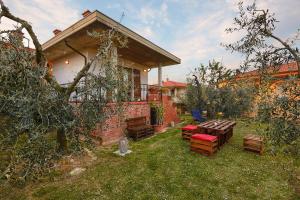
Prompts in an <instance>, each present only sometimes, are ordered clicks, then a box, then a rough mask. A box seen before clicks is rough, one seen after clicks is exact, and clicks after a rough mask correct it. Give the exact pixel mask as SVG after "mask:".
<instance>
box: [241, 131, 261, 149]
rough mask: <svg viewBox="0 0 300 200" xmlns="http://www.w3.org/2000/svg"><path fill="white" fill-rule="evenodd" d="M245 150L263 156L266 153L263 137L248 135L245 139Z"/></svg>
mask: <svg viewBox="0 0 300 200" xmlns="http://www.w3.org/2000/svg"><path fill="white" fill-rule="evenodd" d="M244 149H245V150H249V151H254V152H258V153H260V154H262V153H263V151H264V140H263V137H261V136H258V135H252V134H248V135H246V136H245V137H244Z"/></svg>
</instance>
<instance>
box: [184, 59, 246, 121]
mask: <svg viewBox="0 0 300 200" xmlns="http://www.w3.org/2000/svg"><path fill="white" fill-rule="evenodd" d="M191 74H192V76H193V78H188V83H189V84H188V87H187V92H186V97H185V100H184V102H185V104H186V105H187V108H188V109H190V110H192V109H199V110H207V115H208V117H209V118H215V117H216V113H217V112H223V113H224V116H225V117H238V116H240V115H241V114H242V113H244V112H246V111H247V110H248V108H249V106H250V104H251V100H252V95H251V94H252V90H251V89H250V87H246V86H242V87H241V85H239V84H236V82H235V80H234V79H232V77H233V72H232V71H231V70H229V69H226V68H225V67H224V66H223V65H221V63H219V62H216V61H214V60H213V61H212V62H209V64H208V66H204V65H201V66H200V67H199V68H196V69H195V70H194V71H193V72H192V73H191Z"/></svg>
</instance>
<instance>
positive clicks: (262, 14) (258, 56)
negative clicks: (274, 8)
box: [222, 1, 300, 76]
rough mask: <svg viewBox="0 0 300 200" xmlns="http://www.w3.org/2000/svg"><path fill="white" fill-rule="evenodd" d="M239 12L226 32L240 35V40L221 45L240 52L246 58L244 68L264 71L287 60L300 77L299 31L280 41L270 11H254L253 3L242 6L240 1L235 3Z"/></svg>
mask: <svg viewBox="0 0 300 200" xmlns="http://www.w3.org/2000/svg"><path fill="white" fill-rule="evenodd" d="M238 8H239V13H238V16H236V17H235V18H234V22H233V26H232V27H230V28H227V29H226V30H225V31H226V32H227V33H233V32H239V33H241V34H242V37H241V39H240V40H238V41H236V42H234V43H231V44H222V45H223V46H225V47H226V48H227V49H228V50H230V51H235V52H240V53H242V54H244V55H245V58H246V59H245V63H244V64H245V65H244V66H243V67H245V68H246V69H247V68H248V67H249V66H253V67H254V68H256V69H259V70H261V71H263V72H266V71H268V70H270V69H271V68H270V67H271V66H272V67H274V68H275V70H276V67H277V66H279V65H281V64H282V63H286V62H289V61H295V62H296V63H297V66H298V72H299V75H298V76H300V54H299V49H298V47H297V46H296V41H297V40H298V39H299V36H300V29H298V30H297V31H296V33H295V34H294V37H291V38H286V39H284V38H281V37H280V36H278V35H276V34H275V29H276V23H278V22H279V21H278V20H277V19H276V17H275V14H274V13H271V12H270V11H269V9H260V8H257V5H256V3H255V1H254V3H253V4H251V5H248V6H245V5H244V3H243V1H240V2H239V3H238Z"/></svg>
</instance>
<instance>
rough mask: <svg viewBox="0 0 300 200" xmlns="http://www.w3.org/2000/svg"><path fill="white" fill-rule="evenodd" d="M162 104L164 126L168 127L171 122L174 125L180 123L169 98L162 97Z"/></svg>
mask: <svg viewBox="0 0 300 200" xmlns="http://www.w3.org/2000/svg"><path fill="white" fill-rule="evenodd" d="M162 102H163V107H164V124H165V126H169V125H170V123H171V122H172V121H173V122H175V123H178V122H180V119H179V117H178V115H177V111H176V106H175V104H174V102H173V101H172V99H171V97H170V96H166V95H163V96H162Z"/></svg>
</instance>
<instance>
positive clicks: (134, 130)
mask: <svg viewBox="0 0 300 200" xmlns="http://www.w3.org/2000/svg"><path fill="white" fill-rule="evenodd" d="M126 122H127V131H128V137H130V138H132V139H133V140H135V141H137V140H140V139H142V138H145V137H149V136H151V135H153V134H154V129H153V127H152V126H151V125H147V120H146V117H135V118H130V119H127V120H126Z"/></svg>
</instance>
